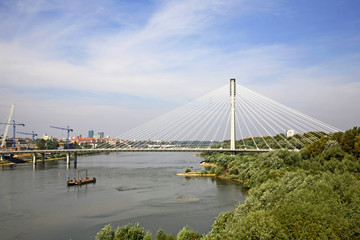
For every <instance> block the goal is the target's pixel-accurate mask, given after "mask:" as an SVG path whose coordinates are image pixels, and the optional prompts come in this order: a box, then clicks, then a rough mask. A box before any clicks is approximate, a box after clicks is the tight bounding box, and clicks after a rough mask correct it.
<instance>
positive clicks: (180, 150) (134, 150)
mask: <svg viewBox="0 0 360 240" xmlns="http://www.w3.org/2000/svg"><path fill="white" fill-rule="evenodd" d="M270 151H273V150H272V149H235V150H231V149H213V148H95V149H56V150H18V151H0V154H1V155H7V154H25V153H31V154H33V153H40V154H41V153H80V152H81V153H91V152H231V153H233V152H236V153H240V152H257V153H261V152H270Z"/></svg>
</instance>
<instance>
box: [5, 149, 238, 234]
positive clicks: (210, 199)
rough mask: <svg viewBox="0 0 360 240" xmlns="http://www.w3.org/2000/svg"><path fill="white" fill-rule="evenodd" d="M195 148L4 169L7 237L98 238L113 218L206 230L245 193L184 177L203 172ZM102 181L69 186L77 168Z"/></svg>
mask: <svg viewBox="0 0 360 240" xmlns="http://www.w3.org/2000/svg"><path fill="white" fill-rule="evenodd" d="M202 160H203V159H202V158H200V157H197V156H195V155H194V154H193V153H111V154H106V155H105V154H103V155H96V156H86V157H78V163H77V164H76V165H74V164H73V162H72V163H71V165H70V166H67V165H66V162H65V161H63V160H58V161H51V162H46V163H45V164H38V165H36V166H33V165H32V164H23V165H16V166H11V167H3V168H0V184H1V188H0V236H1V237H0V238H1V239H61V240H63V239H74V240H75V239H94V237H95V235H96V233H97V232H98V231H99V230H100V229H101V228H102V227H103V226H104V225H106V224H109V223H111V224H112V226H113V228H116V227H117V226H122V225H125V224H128V223H132V224H134V223H136V222H138V223H140V225H141V226H142V227H144V228H145V230H147V231H151V232H152V233H153V236H155V235H156V232H157V230H158V229H159V228H161V229H163V230H164V231H165V232H166V233H171V234H176V233H178V232H179V230H180V229H181V228H182V227H184V226H189V227H190V228H192V229H194V230H195V231H196V232H199V233H207V232H209V231H210V229H211V225H212V224H213V222H214V220H215V218H216V217H217V216H218V214H219V213H220V212H223V211H230V210H232V209H234V207H235V205H236V204H237V203H239V202H243V201H244V199H245V195H244V191H243V189H242V187H241V185H240V184H239V183H236V182H233V181H229V180H219V179H213V178H185V177H181V176H177V175H176V173H182V172H184V171H185V169H186V168H188V167H193V168H194V170H203V168H202V167H201V166H200V165H199V163H200V162H201V161H202ZM81 169H88V173H89V177H96V179H97V182H96V183H94V184H88V185H83V186H72V187H67V186H66V181H67V179H68V178H75V177H76V172H77V170H81Z"/></svg>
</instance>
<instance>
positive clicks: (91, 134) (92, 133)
mask: <svg viewBox="0 0 360 240" xmlns="http://www.w3.org/2000/svg"><path fill="white" fill-rule="evenodd" d="M88 137H89V138H93V137H94V130H89V134H88Z"/></svg>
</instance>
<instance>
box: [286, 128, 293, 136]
mask: <svg viewBox="0 0 360 240" xmlns="http://www.w3.org/2000/svg"><path fill="white" fill-rule="evenodd" d="M294 135H295V130H294V129H289V130H287V132H286V137H292V136H294Z"/></svg>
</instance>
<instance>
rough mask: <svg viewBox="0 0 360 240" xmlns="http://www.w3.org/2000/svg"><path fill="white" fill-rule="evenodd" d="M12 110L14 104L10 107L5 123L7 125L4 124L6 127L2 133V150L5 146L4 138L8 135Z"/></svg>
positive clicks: (0, 146)
mask: <svg viewBox="0 0 360 240" xmlns="http://www.w3.org/2000/svg"><path fill="white" fill-rule="evenodd" d="M14 109H15V103H14V104H13V105H12V106H11V109H10V113H9V117H8V121H7V124H6V125H7V126H6V127H5V132H4V135H3V138H2V140H1V145H0V148H3V147H4V146H5V144H6V137H7V133H8V130H9V126H10V121H11V117H12V115H13V113H14Z"/></svg>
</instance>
